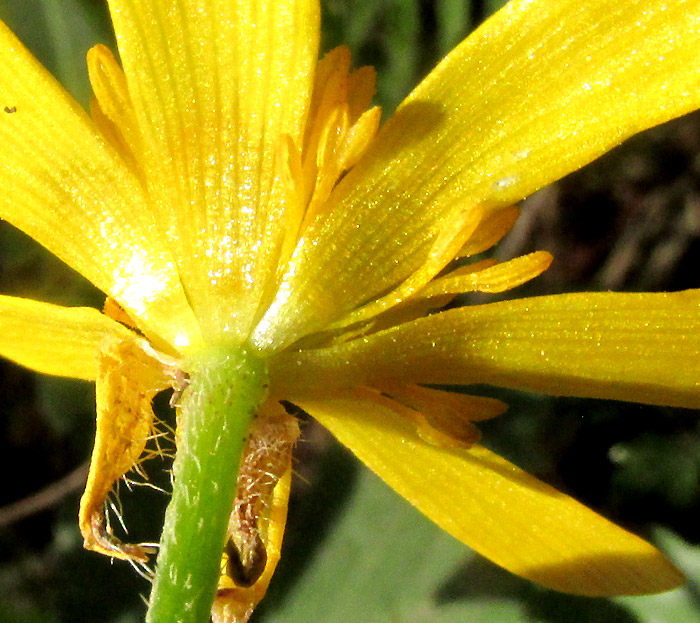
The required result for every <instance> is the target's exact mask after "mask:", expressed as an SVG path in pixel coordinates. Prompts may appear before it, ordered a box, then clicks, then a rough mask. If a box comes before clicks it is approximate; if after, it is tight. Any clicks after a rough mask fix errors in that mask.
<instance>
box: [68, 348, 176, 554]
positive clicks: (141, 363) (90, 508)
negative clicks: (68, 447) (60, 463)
mask: <svg viewBox="0 0 700 623" xmlns="http://www.w3.org/2000/svg"><path fill="white" fill-rule="evenodd" d="M176 370H177V368H176V366H175V362H174V361H173V360H171V359H170V358H167V357H165V356H164V355H162V354H160V353H158V352H157V351H155V350H153V349H152V348H151V347H150V346H149V345H148V343H147V342H146V341H145V340H143V339H141V338H139V337H136V336H134V337H130V338H122V337H112V336H110V337H108V338H106V339H105V341H104V342H103V344H102V346H101V348H100V352H99V355H98V370H97V397H96V398H97V433H96V435H95V446H94V449H93V452H92V459H91V461H90V472H89V474H88V480H87V485H86V487H85V493H84V494H83V497H82V499H81V500H80V515H79V523H80V532H81V533H82V535H83V539H84V545H85V547H86V548H87V549H91V550H93V551H96V552H99V553H101V554H106V555H108V556H112V557H114V558H122V559H131V560H136V561H141V562H145V561H146V560H147V551H146V549H145V548H144V547H143V546H141V545H134V544H129V543H123V542H122V541H120V540H119V539H117V538H116V537H115V536H114V535H113V534H112V532H111V529H110V528H109V524H108V523H106V522H105V514H104V505H105V502H106V501H107V498H108V496H109V494H110V492H111V491H112V488H113V487H114V485H115V483H116V482H117V481H118V480H119V479H120V478H121V477H122V476H124V474H126V473H127V472H128V471H129V470H131V469H132V468H134V467H135V466H136V465H137V464H138V462H139V459H140V457H141V455H142V453H143V451H144V448H145V446H146V442H147V441H148V439H149V437H150V435H151V432H152V427H153V418H154V416H153V409H152V407H151V401H152V400H153V397H154V396H155V395H156V394H157V393H158V392H159V391H161V390H163V389H165V388H166V387H169V386H171V385H173V384H174V379H175V376H176Z"/></svg>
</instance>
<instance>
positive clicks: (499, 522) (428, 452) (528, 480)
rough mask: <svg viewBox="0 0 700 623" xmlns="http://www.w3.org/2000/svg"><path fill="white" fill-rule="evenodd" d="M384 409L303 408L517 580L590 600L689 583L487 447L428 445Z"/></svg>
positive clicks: (318, 404) (371, 404)
mask: <svg viewBox="0 0 700 623" xmlns="http://www.w3.org/2000/svg"><path fill="white" fill-rule="evenodd" d="M385 403H386V400H383V399H382V398H381V397H377V396H376V395H375V396H374V397H372V398H371V399H370V398H369V397H367V396H362V395H357V394H356V395H355V396H353V395H351V394H347V395H343V396H338V397H337V398H329V399H326V400H323V401H313V400H305V401H300V402H299V406H300V407H302V408H303V409H304V410H306V411H308V412H309V413H311V414H312V415H313V416H314V417H316V418H317V419H318V420H319V421H320V422H321V423H322V424H323V425H324V426H326V427H327V428H328V429H329V430H330V431H331V432H332V433H333V434H334V435H335V436H336V437H337V438H338V439H339V440H340V441H341V442H342V443H343V444H345V445H346V446H348V447H349V448H350V449H351V450H352V451H353V452H354V453H355V454H356V455H357V457H358V458H359V459H360V460H361V461H363V462H364V463H365V464H366V465H367V466H368V467H369V468H370V469H372V470H373V471H374V472H375V473H376V474H377V475H379V476H380V477H381V478H382V479H383V480H384V481H385V482H386V483H387V484H389V486H391V487H393V488H394V489H395V490H396V491H397V492H398V493H400V494H401V495H402V496H404V497H405V498H406V499H407V500H408V501H409V502H410V503H411V504H413V505H414V506H415V507H416V508H418V509H419V510H421V511H422V512H423V513H425V514H426V515H427V516H428V517H430V518H431V519H432V520H433V521H435V522H436V523H437V524H438V525H439V526H440V527H442V528H443V529H444V530H446V531H447V532H449V533H450V534H452V535H453V536H454V537H456V538H457V539H459V540H460V541H462V542H463V543H466V544H467V545H469V546H470V547H472V548H474V549H475V550H476V551H478V552H479V553H481V554H483V555H484V556H486V557H487V558H489V559H490V560H492V561H494V562H495V563H497V564H499V565H501V566H502V567H504V568H506V569H508V570H509V571H512V572H513V573H516V574H518V575H520V576H523V577H525V578H527V579H529V580H532V581H534V582H538V583H540V584H543V585H544V586H547V587H549V588H553V589H555V590H559V591H563V592H568V593H576V594H581V595H591V596H607V595H630V594H640V593H652V592H658V591H664V590H669V589H671V588H675V587H676V586H678V585H679V584H681V583H682V582H683V577H682V576H681V575H680V573H679V572H678V571H677V570H676V569H675V568H674V567H673V566H672V565H671V564H670V563H669V562H668V561H666V560H665V559H664V558H663V556H662V555H661V554H660V553H659V552H658V551H657V550H656V549H654V548H653V547H652V546H651V545H649V544H648V543H646V542H645V541H643V540H642V539H640V538H638V537H636V536H634V535H632V534H630V533H629V532H626V531H625V530H623V529H622V528H619V527H618V526H616V525H614V524H612V523H610V522H609V521H607V520H606V519H604V518H603V517H601V516H600V515H597V514H596V513H594V512H593V511H591V510H589V509H588V508H586V507H585V506H582V505H581V504H579V503H578V502H576V501H575V500H573V499H571V498H570V497H568V496H566V495H564V494H563V493H560V492H558V491H557V490H555V489H553V488H552V487H549V486H548V485H546V484H544V483H542V482H540V481H539V480H537V479H536V478H534V477H532V476H530V475H529V474H527V473H526V472H523V471H522V470H520V469H518V468H517V467H516V466H515V465H512V464H511V463H509V462H508V461H506V460H505V459H502V458H500V457H499V456H497V455H495V454H493V453H492V452H490V451H489V450H487V449H486V448H483V447H481V446H474V447H473V448H472V449H470V450H462V449H458V448H451V449H446V448H440V447H436V446H434V445H430V444H428V443H426V442H424V441H423V440H422V439H421V438H420V437H419V435H418V434H417V432H416V430H415V427H414V426H413V425H412V424H411V422H409V421H408V420H406V419H405V418H402V417H400V416H399V415H397V414H396V413H395V412H394V411H393V410H392V409H391V408H390V407H389V406H388V405H387V404H385ZM389 538H391V537H389ZM395 538H400V537H399V536H398V535H395Z"/></svg>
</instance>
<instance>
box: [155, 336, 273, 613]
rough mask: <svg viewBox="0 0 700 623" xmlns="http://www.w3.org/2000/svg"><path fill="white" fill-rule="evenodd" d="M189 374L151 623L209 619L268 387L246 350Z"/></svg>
mask: <svg viewBox="0 0 700 623" xmlns="http://www.w3.org/2000/svg"><path fill="white" fill-rule="evenodd" d="M186 372H188V373H189V376H190V383H189V385H188V386H187V388H186V389H185V391H184V392H183V395H182V398H181V401H180V410H179V414H178V426H177V455H176V458H175V462H174V464H173V476H174V482H173V496H172V499H171V500H170V504H169V505H168V509H167V511H166V513H165V523H164V525H163V535H162V537H161V541H160V553H159V555H158V560H157V564H156V577H155V580H154V582H153V589H152V592H151V598H150V606H149V609H148V614H147V616H146V621H147V622H148V623H207V622H208V621H209V613H210V610H211V605H212V602H213V600H214V594H215V591H216V585H217V581H218V579H219V565H220V560H221V553H222V551H223V548H224V541H225V539H226V529H227V526H228V521H229V516H230V514H231V508H232V506H233V500H234V497H235V493H236V476H237V473H238V466H239V464H240V460H241V453H242V451H243V445H244V443H245V440H246V435H247V434H248V428H249V426H250V423H251V421H252V419H253V417H254V416H255V412H256V410H257V407H258V406H259V405H260V403H261V402H262V401H263V400H264V398H265V393H266V388H267V369H266V367H265V364H264V362H263V360H261V359H260V358H259V357H258V356H256V355H255V354H253V353H252V352H251V351H250V350H248V349H246V348H243V347H215V348H209V349H207V350H205V351H204V352H201V353H200V354H199V355H197V356H196V357H194V358H192V359H191V360H190V361H189V362H188V369H187V370H186Z"/></svg>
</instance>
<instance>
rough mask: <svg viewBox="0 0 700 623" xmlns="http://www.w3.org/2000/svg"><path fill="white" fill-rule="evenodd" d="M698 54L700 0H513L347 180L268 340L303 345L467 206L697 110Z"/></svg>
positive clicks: (515, 193)
mask: <svg viewBox="0 0 700 623" xmlns="http://www.w3.org/2000/svg"><path fill="white" fill-rule="evenodd" d="M699 57H700V2H698V0H678V1H674V2H669V1H668V0H626V1H625V2H617V3H613V4H611V3H610V2H608V1H607V0H587V1H586V2H581V1H580V0H558V1H557V2H546V1H533V0H512V1H511V2H509V3H508V4H507V5H506V6H505V7H504V9H503V10H501V11H499V12H498V13H497V14H496V15H494V16H493V17H492V18H491V19H489V20H488V21H487V22H486V23H484V24H483V25H482V26H481V27H480V28H479V29H478V30H476V31H475V32H474V33H473V34H472V35H471V36H470V37H469V38H468V39H467V40H466V41H465V42H464V43H462V44H461V45H460V46H458V47H457V48H456V49H455V50H454V51H453V52H452V53H450V54H449V55H448V56H447V57H446V58H445V60H443V61H442V62H441V63H440V65H438V67H437V68H436V69H435V70H434V71H433V72H431V74H430V75H429V76H428V78H427V79H426V80H425V81H424V82H423V83H422V84H421V85H419V86H418V88H417V89H416V90H415V91H414V92H413V93H412V94H411V95H410V96H409V97H408V98H407V99H406V100H405V101H404V102H403V104H402V105H401V106H400V107H399V109H398V110H397V112H396V114H395V115H394V116H393V117H392V118H391V119H389V121H388V122H387V123H386V125H385V126H384V128H383V129H382V131H380V135H379V136H378V138H377V140H376V142H375V144H374V145H373V147H372V149H371V150H370V152H369V153H368V154H367V155H366V156H365V157H364V158H363V159H362V160H361V161H360V162H359V163H358V164H357V165H356V166H355V168H354V169H353V170H352V171H350V173H349V174H348V175H347V176H346V177H345V179H344V180H342V181H341V183H340V184H339V186H338V187H337V189H336V191H335V192H334V194H333V195H332V196H331V198H330V200H329V205H328V207H327V217H326V218H324V219H320V220H318V221H317V222H316V223H315V224H314V225H312V227H311V228H310V229H309V231H308V232H307V235H306V237H305V240H303V241H302V243H301V244H300V246H299V247H298V248H297V250H296V255H295V259H294V262H293V264H292V265H291V266H290V268H289V271H288V274H287V277H286V283H285V285H284V286H283V289H282V290H281V294H280V296H281V297H283V298H284V299H285V309H284V310H282V311H281V312H280V311H279V310H278V309H275V317H270V318H267V319H266V321H267V322H266V324H265V325H264V332H261V333H260V334H259V335H256V341H258V343H260V344H263V345H267V344H279V343H280V342H282V343H290V342H291V341H294V340H295V339H296V338H298V337H299V336H301V335H303V334H305V333H309V332H311V331H314V330H317V329H318V328H319V327H323V326H325V325H327V324H328V323H329V322H330V321H333V320H335V319H337V318H338V317H339V316H341V315H342V314H344V313H347V312H348V311H349V310H350V309H352V308H354V307H356V306H357V305H359V304H360V303H363V302H365V301H366V300H367V299H368V298H372V297H375V296H377V295H378V294H380V293H382V292H385V291H388V290H389V289H390V288H391V287H392V286H393V285H394V284H396V283H397V282H399V281H402V280H403V279H405V278H406V275H408V274H409V273H411V272H413V271H414V270H416V269H417V267H418V266H419V265H420V264H421V263H422V262H423V261H424V258H425V255H426V254H427V253H428V252H429V248H430V244H431V237H434V236H436V235H437V234H438V230H439V228H437V229H436V227H435V224H436V223H437V222H439V221H440V220H441V219H443V218H445V217H446V215H448V214H450V213H451V212H453V211H454V210H455V208H456V206H461V209H463V210H467V209H471V208H472V207H474V206H478V205H481V206H482V207H484V208H487V209H488V208H494V209H495V208H497V207H500V206H504V205H507V204H509V203H512V202H514V201H517V200H519V199H522V198H523V197H525V196H527V195H529V194H530V193H532V192H534V191H535V190H537V189H538V188H541V187H542V186H544V185H546V184H548V183H550V182H552V181H554V180H556V179H558V178H560V177H562V176H563V175H565V174H566V173H568V172H570V171H573V170H575V169H577V168H579V167H581V166H583V165H584V164H586V163H588V162H590V161H591V160H593V159H594V158H596V157H598V156H599V155H601V154H602V153H604V152H605V151H607V150H608V149H610V148H611V147H613V146H614V145H616V144H617V143H619V142H621V141H622V140H623V139H625V138H626V137H628V136H630V135H632V134H634V133H636V132H639V131H641V130H643V129H645V128H647V127H650V126H653V125H656V124H658V123H661V122H663V121H666V120H668V119H671V118H673V117H676V116H678V115H681V114H683V113H686V112H688V111H690V110H693V109H695V108H697V107H698V106H700V89H699V88H698V85H699V84H700V64H699V63H698V62H697V59H698V58H699ZM330 266H342V267H343V270H342V271H340V272H338V271H332V270H328V267H330ZM273 308H274V306H273Z"/></svg>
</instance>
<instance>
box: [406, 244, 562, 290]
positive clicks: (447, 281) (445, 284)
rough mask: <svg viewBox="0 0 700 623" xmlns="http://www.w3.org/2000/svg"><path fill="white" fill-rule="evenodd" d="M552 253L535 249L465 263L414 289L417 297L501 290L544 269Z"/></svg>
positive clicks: (519, 283) (531, 277)
mask: <svg viewBox="0 0 700 623" xmlns="http://www.w3.org/2000/svg"><path fill="white" fill-rule="evenodd" d="M552 259H553V258H552V256H551V255H550V254H549V253H547V252H546V251H535V252H534V253H528V254H527V255H522V256H520V257H516V258H514V259H512V260H508V261H507V262H501V263H499V264H495V265H494V266H489V267H487V268H484V269H481V270H476V271H474V270H473V269H472V267H470V266H465V267H464V268H461V269H457V270H455V271H453V272H451V273H448V274H447V275H445V276H444V277H441V278H439V279H436V280H435V281H433V282H432V283H429V284H428V285H427V286H426V287H425V288H424V289H423V290H421V291H420V292H419V293H418V297H419V298H426V297H427V298H429V297H433V296H442V295H444V294H460V293H462V292H505V291H506V290H511V289H512V288H515V287H517V286H519V285H521V284H523V283H526V282H527V281H530V279H534V278H535V277H537V276H538V275H540V274H542V273H543V272H544V271H545V270H547V269H548V268H549V266H550V264H551V263H552Z"/></svg>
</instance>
